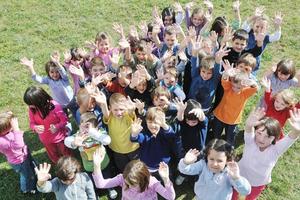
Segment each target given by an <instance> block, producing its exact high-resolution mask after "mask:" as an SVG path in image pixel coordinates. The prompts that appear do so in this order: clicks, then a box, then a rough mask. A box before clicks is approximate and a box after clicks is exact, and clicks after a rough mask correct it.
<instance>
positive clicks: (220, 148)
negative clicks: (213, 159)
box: [204, 139, 234, 162]
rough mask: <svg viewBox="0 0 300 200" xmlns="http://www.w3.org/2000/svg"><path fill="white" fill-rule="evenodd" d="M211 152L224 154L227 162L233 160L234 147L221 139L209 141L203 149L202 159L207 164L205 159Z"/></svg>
mask: <svg viewBox="0 0 300 200" xmlns="http://www.w3.org/2000/svg"><path fill="white" fill-rule="evenodd" d="M211 150H215V151H217V152H224V153H225V155H226V158H227V161H233V160H234V147H233V146H232V145H230V144H229V143H228V142H226V141H225V140H222V139H213V140H211V141H210V142H209V143H208V144H207V146H206V147H205V149H204V159H205V161H206V162H207V157H208V155H209V153H210V151H211Z"/></svg>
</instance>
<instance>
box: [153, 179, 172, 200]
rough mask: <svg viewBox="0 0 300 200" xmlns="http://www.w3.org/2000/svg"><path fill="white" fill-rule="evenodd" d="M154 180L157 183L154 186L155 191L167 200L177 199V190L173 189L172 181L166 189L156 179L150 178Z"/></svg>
mask: <svg viewBox="0 0 300 200" xmlns="http://www.w3.org/2000/svg"><path fill="white" fill-rule="evenodd" d="M151 178H153V179H155V181H156V182H157V183H155V184H154V190H155V191H156V192H157V193H158V194H160V195H161V196H162V197H163V198H165V199H167V200H174V199H175V196H176V194H175V190H174V187H173V184H172V182H171V181H169V184H168V185H166V186H165V187H164V186H163V185H162V184H161V183H160V182H159V181H158V180H157V179H156V178H154V177H150V179H151Z"/></svg>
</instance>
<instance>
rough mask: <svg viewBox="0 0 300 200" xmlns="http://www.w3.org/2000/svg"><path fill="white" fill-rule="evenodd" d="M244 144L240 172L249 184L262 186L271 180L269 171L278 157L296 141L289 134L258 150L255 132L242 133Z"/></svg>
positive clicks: (270, 171)
mask: <svg viewBox="0 0 300 200" xmlns="http://www.w3.org/2000/svg"><path fill="white" fill-rule="evenodd" d="M244 140H245V146H244V150H243V157H242V159H241V160H240V161H239V163H238V164H239V167H240V173H241V175H242V176H244V177H245V178H246V179H247V180H248V181H249V182H250V184H251V186H262V185H266V184H268V183H270V182H271V173H272V170H273V168H274V167H275V165H276V162H277V160H278V158H279V157H280V156H281V155H282V154H283V153H284V152H286V151H287V150H288V148H289V147H290V146H291V145H292V144H293V143H294V142H295V141H296V139H291V138H290V137H289V136H285V137H284V138H283V139H281V140H279V141H277V142H276V144H275V145H270V146H269V147H268V148H267V149H265V150H264V151H260V149H259V147H258V146H257V145H256V143H255V134H254V132H252V133H246V132H245V133H244Z"/></svg>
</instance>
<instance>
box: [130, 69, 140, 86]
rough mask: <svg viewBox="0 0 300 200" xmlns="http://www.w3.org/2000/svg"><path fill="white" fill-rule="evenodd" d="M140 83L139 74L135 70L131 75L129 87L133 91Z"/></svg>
mask: <svg viewBox="0 0 300 200" xmlns="http://www.w3.org/2000/svg"><path fill="white" fill-rule="evenodd" d="M139 83H140V72H139V71H138V70H137V71H135V72H134V73H133V74H132V78H131V81H130V85H129V87H130V88H132V89H134V88H135V87H136V86H138V84H139Z"/></svg>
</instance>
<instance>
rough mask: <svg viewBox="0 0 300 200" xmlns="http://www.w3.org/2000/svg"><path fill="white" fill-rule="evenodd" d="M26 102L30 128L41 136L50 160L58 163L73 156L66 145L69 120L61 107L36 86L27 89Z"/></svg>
mask: <svg viewBox="0 0 300 200" xmlns="http://www.w3.org/2000/svg"><path fill="white" fill-rule="evenodd" d="M24 102H25V103H26V104H27V105H28V107H29V122H30V128H31V130H32V131H34V132H35V133H37V134H38V135H39V139H40V141H41V142H42V143H43V145H44V146H45V148H46V151H47V154H48V156H49V158H50V160H51V161H52V162H53V163H57V161H58V159H59V158H60V157H61V156H63V155H71V152H70V150H69V149H68V148H67V147H65V145H64V139H65V137H66V135H67V128H66V124H67V122H68V119H67V116H66V114H65V113H64V112H63V110H62V108H61V107H60V105H59V104H58V103H57V102H56V101H54V100H52V98H51V97H50V96H49V94H48V93H47V92H46V91H45V90H44V89H42V88H40V87H35V86H31V87H29V88H27V90H26V91H25V94H24Z"/></svg>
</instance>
